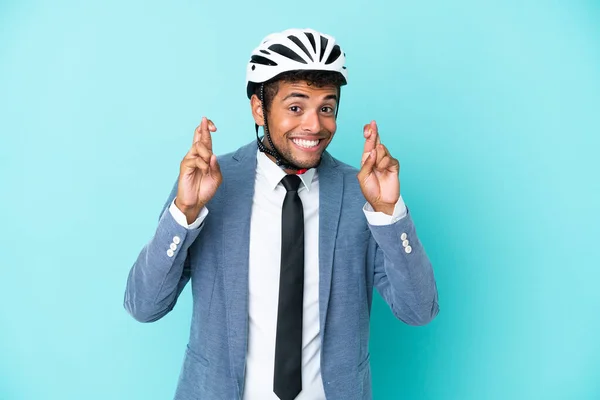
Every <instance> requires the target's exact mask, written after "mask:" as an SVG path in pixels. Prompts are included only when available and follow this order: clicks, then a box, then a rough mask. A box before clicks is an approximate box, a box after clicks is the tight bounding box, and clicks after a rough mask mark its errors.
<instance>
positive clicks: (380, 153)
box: [375, 144, 389, 167]
mask: <svg viewBox="0 0 600 400" xmlns="http://www.w3.org/2000/svg"><path fill="white" fill-rule="evenodd" d="M375 148H376V149H377V160H376V161H375V166H376V167H377V166H378V165H379V163H380V162H381V160H383V158H384V157H389V153H388V152H387V149H386V148H385V146H384V145H382V144H378V145H377V146H376V147H375Z"/></svg>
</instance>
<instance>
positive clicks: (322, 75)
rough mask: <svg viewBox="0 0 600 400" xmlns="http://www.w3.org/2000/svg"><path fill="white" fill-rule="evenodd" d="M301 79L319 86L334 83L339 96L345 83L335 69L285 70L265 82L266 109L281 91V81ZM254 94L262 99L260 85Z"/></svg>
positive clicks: (297, 80) (289, 81)
mask: <svg viewBox="0 0 600 400" xmlns="http://www.w3.org/2000/svg"><path fill="white" fill-rule="evenodd" d="M300 81H305V82H306V83H307V84H308V85H309V86H315V87H318V88H321V87H324V86H328V85H333V86H335V87H337V89H338V97H339V92H340V88H341V86H342V85H343V84H344V83H345V80H344V77H343V76H342V75H341V74H340V73H339V72H334V71H314V70H298V71H288V72H284V73H282V74H279V75H277V76H276V77H274V78H272V79H270V80H268V81H267V82H265V83H264V85H265V87H264V99H263V100H264V103H265V109H266V110H267V111H269V108H270V107H271V103H272V102H273V99H274V98H275V95H277V92H278V91H279V82H287V83H294V82H300ZM254 94H255V95H257V96H258V98H259V99H260V85H256V87H255V89H254Z"/></svg>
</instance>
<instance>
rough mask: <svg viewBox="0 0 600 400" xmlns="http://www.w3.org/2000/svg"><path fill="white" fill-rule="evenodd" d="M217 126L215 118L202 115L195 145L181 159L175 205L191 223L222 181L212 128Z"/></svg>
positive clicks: (195, 137) (195, 136)
mask: <svg viewBox="0 0 600 400" xmlns="http://www.w3.org/2000/svg"><path fill="white" fill-rule="evenodd" d="M216 130H217V127H216V126H215V125H214V124H213V123H212V121H210V120H208V119H207V118H206V117H203V118H202V122H201V123H200V125H199V126H198V127H197V128H196V130H195V131H194V141H193V144H192V148H191V149H190V151H188V153H187V154H186V155H185V157H184V158H183V160H182V161H181V165H180V170H179V183H178V188H177V197H176V198H175V206H177V208H179V209H180V210H181V211H182V212H183V213H184V214H185V216H186V219H187V222H188V224H191V223H192V222H194V221H195V220H196V218H198V215H199V214H200V211H201V210H202V208H203V207H204V206H205V205H206V203H208V201H209V200H210V199H212V197H213V196H214V195H215V193H216V192H217V189H218V187H219V186H220V185H221V182H223V176H222V175H221V169H220V167H219V163H218V162H217V156H215V155H214V154H213V152H212V137H211V132H215V131H216Z"/></svg>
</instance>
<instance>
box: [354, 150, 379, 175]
mask: <svg viewBox="0 0 600 400" xmlns="http://www.w3.org/2000/svg"><path fill="white" fill-rule="evenodd" d="M376 159H377V150H373V151H371V152H370V153H368V155H367V158H366V159H365V160H364V162H363V164H362V166H361V168H360V171H359V173H358V176H359V177H362V178H364V177H365V176H366V175H369V174H370V173H371V172H373V167H374V166H375V160H376Z"/></svg>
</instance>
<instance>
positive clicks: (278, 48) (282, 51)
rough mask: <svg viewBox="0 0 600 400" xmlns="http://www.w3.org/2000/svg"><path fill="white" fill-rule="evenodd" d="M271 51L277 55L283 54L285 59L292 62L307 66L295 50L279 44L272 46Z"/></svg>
mask: <svg viewBox="0 0 600 400" xmlns="http://www.w3.org/2000/svg"><path fill="white" fill-rule="evenodd" d="M269 50H272V51H273V52H275V53H278V54H281V55H282V56H284V57H287V58H289V59H291V60H294V61H297V62H299V63H302V64H306V63H307V62H306V61H304V59H302V57H300V56H299V55H298V54H296V53H295V52H294V51H293V50H291V49H289V48H287V47H285V46H283V45H281V44H279V43H275V44H273V45H271V46H269Z"/></svg>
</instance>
